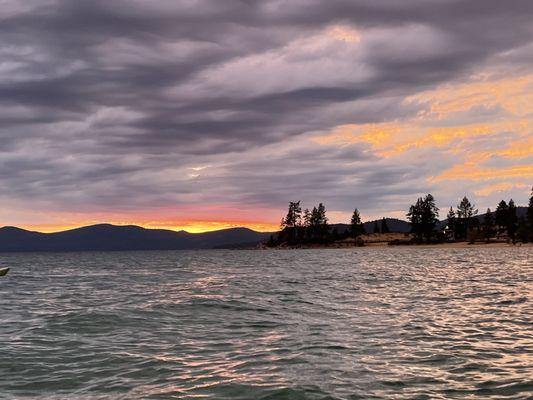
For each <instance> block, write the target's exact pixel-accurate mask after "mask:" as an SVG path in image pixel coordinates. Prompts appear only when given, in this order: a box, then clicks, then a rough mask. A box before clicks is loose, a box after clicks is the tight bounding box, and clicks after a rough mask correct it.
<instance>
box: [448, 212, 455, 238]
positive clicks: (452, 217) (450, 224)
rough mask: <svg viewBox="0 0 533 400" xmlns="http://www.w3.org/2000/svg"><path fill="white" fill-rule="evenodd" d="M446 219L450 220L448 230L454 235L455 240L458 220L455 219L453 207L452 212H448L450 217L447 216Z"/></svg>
mask: <svg viewBox="0 0 533 400" xmlns="http://www.w3.org/2000/svg"><path fill="white" fill-rule="evenodd" d="M446 219H447V220H448V223H447V224H446V225H448V229H450V230H451V231H452V233H453V237H452V238H453V239H455V228H456V225H457V218H456V217H455V211H453V207H450V210H449V211H448V215H446Z"/></svg>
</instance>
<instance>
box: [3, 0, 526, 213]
mask: <svg viewBox="0 0 533 400" xmlns="http://www.w3.org/2000/svg"><path fill="white" fill-rule="evenodd" d="M532 11H533V3H532V2H531V1H521V0H513V1H506V2H503V1H492V0H490V1H487V0H483V1H481V0H479V1H471V0H464V1H459V0H447V1H444V0H429V1H428V0H423V1H422V0H406V1H401V2H400V1H396V0H368V1H353V0H352V1H348V0H346V1H344V0H337V1H327V2H325V1H318V0H316V1H311V0H308V1H303V0H302V1H298V0H291V1H288V0H286V1H281V0H272V1H244V0H242V1H237V0H235V1H218V0H217V1H215V0H203V1H201V0H200V1H186V0H184V1H160V0H156V1H150V2H144V1H126V0H115V1H103V0H95V1H76V0H63V1H45V2H32V1H24V2H23V1H15V0H9V1H7V2H6V4H5V5H4V7H3V10H2V11H0V60H1V61H0V107H2V108H3V109H4V112H0V139H1V142H0V151H3V152H4V153H0V158H1V161H2V162H1V165H2V177H1V178H0V179H1V180H2V181H3V183H4V185H6V186H9V187H11V188H13V192H12V194H11V196H14V197H20V198H21V199H22V198H29V197H32V198H33V199H46V200H47V201H48V200H50V202H51V203H54V204H57V206H58V207H65V206H66V205H71V206H72V207H73V208H76V209H80V208H83V207H82V205H83V204H85V203H91V204H97V205H98V206H101V207H105V206H109V207H111V206H113V205H114V204H116V202H117V201H118V199H120V198H122V203H124V202H125V203H128V204H130V205H132V206H134V205H136V204H138V205H140V206H144V205H146V204H161V205H163V204H165V202H186V201H189V200H188V199H190V198H189V197H186V199H183V198H182V197H181V196H180V194H184V195H193V194H195V193H196V194H197V196H198V199H199V201H222V200H223V199H232V200H234V201H236V202H238V201H239V199H242V200H243V201H248V200H251V199H253V200H254V201H256V202H259V203H260V202H264V203H266V204H268V203H269V202H271V201H272V202H273V203H276V205H277V204H278V203H281V202H284V201H285V200H286V199H285V198H284V195H281V194H280V193H282V192H283V191H287V190H292V191H293V192H296V193H302V196H309V197H312V196H316V195H317V192H318V191H319V190H318V189H317V188H325V189H324V192H325V193H329V194H327V195H325V196H326V197H329V198H330V199H331V201H332V202H334V204H335V207H337V208H339V209H342V208H346V207H348V206H347V204H348V203H349V202H350V201H351V200H350V199H353V198H354V196H355V197H357V196H358V194H357V193H356V192H357V191H355V190H352V189H351V188H350V185H352V186H351V187H352V188H353V187H354V185H355V186H357V187H360V188H369V189H371V190H372V193H374V195H375V198H378V197H380V198H381V199H383V198H386V197H387V196H402V195H403V194H404V192H405V191H406V190H407V191H408V192H411V193H417V192H419V191H422V190H424V189H428V187H427V185H424V184H423V182H421V181H419V180H418V181H417V180H416V179H415V175H412V174H414V170H413V169H412V167H411V166H408V167H406V166H395V165H390V164H387V163H386V162H384V161H382V160H378V159H376V158H375V156H371V155H370V152H369V149H368V148H366V147H365V146H363V145H353V146H351V147H349V148H347V149H343V150H334V149H332V148H330V147H327V146H323V147H320V146H316V145H309V144H306V143H307V142H305V141H300V142H298V143H300V145H301V146H302V149H296V150H294V151H292V150H291V151H285V150H283V146H284V145H285V143H287V142H290V141H292V140H298V138H299V137H308V135H309V134H310V133H312V132H325V131H327V130H329V129H331V128H333V127H335V126H337V125H342V124H350V123H376V122H384V121H399V120H402V119H403V118H407V117H409V116H414V115H416V114H417V113H418V112H419V111H421V110H422V109H424V108H425V107H426V106H427V105H425V104H416V103H410V104H407V103H405V102H402V100H403V99H404V98H405V97H406V96H409V95H411V94H414V93H417V92H418V91H420V90H424V89H428V88H432V87H435V86H436V85H438V84H440V83H443V82H449V81H451V80H454V79H455V80H461V79H463V78H465V77H466V76H467V75H468V74H469V73H471V72H472V71H473V68H474V67H478V66H479V65H483V64H484V63H487V62H489V61H490V60H491V59H497V60H498V62H499V63H515V64H516V65H517V67H518V66H520V65H521V64H522V65H524V64H528V63H530V61H531V59H530V58H529V57H525V56H524V55H523V51H520V50H517V49H527V48H528V47H527V46H528V43H530V41H531V37H532V28H531V24H530V21H529V19H530V16H531V15H532ZM337 25H340V26H345V27H347V29H352V30H353V31H354V32H359V33H360V34H361V35H362V36H363V37H364V40H361V41H360V43H357V44H352V45H350V44H349V43H347V42H345V41H343V40H336V41H335V40H333V41H332V40H331V39H328V34H329V31H328V29H330V28H331V27H334V26H337ZM513 51H514V53H513ZM502 52H510V56H509V58H503V59H502V57H501V53H502ZM306 135H307V136H306ZM276 145H277V146H279V148H278V150H272V148H271V147H269V146H274V147H275V146H276ZM306 146H308V147H306ZM248 152H251V154H254V156H255V157H256V159H254V160H249V159H248V158H247V157H249V156H248V155H247V153H248ZM272 152H273V153H272ZM269 154H277V155H275V156H269ZM350 161H353V163H355V164H354V165H350ZM208 164H212V165H215V166H217V167H219V168H221V171H223V172H221V173H217V174H209V173H208V174H206V175H202V177H201V179H191V178H190V177H189V176H188V172H187V171H189V170H188V168H194V167H197V166H199V165H200V166H202V165H208ZM281 166H283V167H281ZM207 170H209V169H207ZM243 171H246V172H243ZM419 171H420V170H419ZM428 173H429V172H428ZM402 179H403V180H404V182H405V181H409V182H411V184H410V185H409V189H405V185H403V188H402V187H401V186H402V185H399V184H398V182H399V181H401V180H402ZM347 187H349V188H348V189H347ZM146 189H148V190H146ZM133 193H136V194H137V195H136V196H132V194H133ZM405 194H409V193H405ZM361 199H362V197H361ZM367 203H368V205H369V206H371V205H372V204H373V203H374V204H375V201H373V199H367Z"/></svg>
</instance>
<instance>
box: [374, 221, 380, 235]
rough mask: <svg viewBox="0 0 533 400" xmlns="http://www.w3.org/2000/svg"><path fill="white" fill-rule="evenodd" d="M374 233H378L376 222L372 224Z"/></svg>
mask: <svg viewBox="0 0 533 400" xmlns="http://www.w3.org/2000/svg"><path fill="white" fill-rule="evenodd" d="M374 233H379V226H378V221H376V222H374Z"/></svg>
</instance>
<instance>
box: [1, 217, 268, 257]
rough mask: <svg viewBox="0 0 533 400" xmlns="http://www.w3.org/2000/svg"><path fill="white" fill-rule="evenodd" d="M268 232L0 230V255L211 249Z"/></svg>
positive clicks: (101, 226) (109, 228)
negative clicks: (6, 253)
mask: <svg viewBox="0 0 533 400" xmlns="http://www.w3.org/2000/svg"><path fill="white" fill-rule="evenodd" d="M269 236H270V233H263V232H256V231H253V230H251V229H248V228H231V229H223V230H219V231H212V232H205V233H189V232H185V231H179V232H176V231H171V230H166V229H146V228H142V227H140V226H135V225H128V226H117V225H110V224H99V225H92V226H86V227H83V228H77V229H71V230H67V231H62V232H55V233H41V232H33V231H27V230H24V229H20V228H15V227H4V228H0V252H29V251H45V252H50V251H108V250H185V249H212V248H215V247H224V246H228V247H229V246H235V245H237V244H240V243H247V244H250V243H259V242H261V241H263V240H265V239H267V238H268V237H269Z"/></svg>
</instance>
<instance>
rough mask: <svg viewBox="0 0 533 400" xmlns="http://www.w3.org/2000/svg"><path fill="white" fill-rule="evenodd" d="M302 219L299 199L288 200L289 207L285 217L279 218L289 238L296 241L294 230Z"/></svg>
mask: <svg viewBox="0 0 533 400" xmlns="http://www.w3.org/2000/svg"><path fill="white" fill-rule="evenodd" d="M301 219H302V208H301V207H300V201H291V202H289V209H288V211H287V215H286V216H285V218H283V219H282V220H281V227H282V228H283V229H287V231H288V232H289V237H290V240H292V241H293V242H294V241H296V230H297V227H298V226H299V225H300V222H301Z"/></svg>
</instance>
